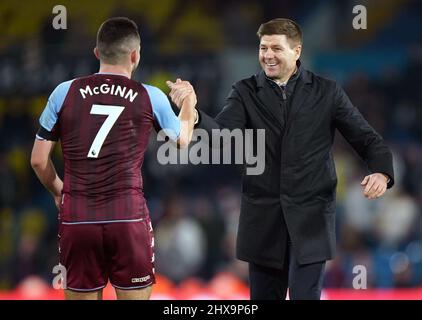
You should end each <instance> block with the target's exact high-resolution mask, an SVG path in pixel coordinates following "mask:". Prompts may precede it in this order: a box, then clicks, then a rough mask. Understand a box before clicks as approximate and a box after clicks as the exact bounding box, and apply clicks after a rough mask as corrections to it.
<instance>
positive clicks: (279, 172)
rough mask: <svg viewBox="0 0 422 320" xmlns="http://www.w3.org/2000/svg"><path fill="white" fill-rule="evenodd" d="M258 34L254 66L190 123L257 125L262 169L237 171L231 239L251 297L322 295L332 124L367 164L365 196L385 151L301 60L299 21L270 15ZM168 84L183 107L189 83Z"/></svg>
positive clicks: (331, 245)
mask: <svg viewBox="0 0 422 320" xmlns="http://www.w3.org/2000/svg"><path fill="white" fill-rule="evenodd" d="M257 34H258V37H259V39H260V44H259V62H260V64H261V67H262V71H261V72H259V73H258V74H256V75H254V76H252V77H250V78H247V79H243V80H241V81H239V82H237V83H235V84H234V85H233V88H232V90H231V92H230V94H229V96H228V98H227V100H226V104H225V106H224V108H223V109H222V110H221V112H220V113H219V114H218V115H217V116H216V118H215V119H213V118H211V117H209V116H208V115H206V114H205V113H204V112H202V111H198V114H199V121H198V126H199V127H201V128H203V129H206V130H207V131H208V132H211V130H212V129H222V128H229V129H237V128H240V129H262V128H263V129H265V170H264V172H263V173H262V174H261V175H255V176H249V175H247V174H244V176H243V184H242V205H241V213H240V219H239V229H238V238H237V257H238V258H239V259H241V260H244V261H247V262H249V280H250V282H249V283H250V293H251V299H284V298H285V297H286V294H287V289H289V296H290V299H320V296H321V289H322V280H323V273H324V268H325V262H326V261H327V260H330V259H332V258H333V257H334V255H335V247H336V245H335V196H336V185H337V177H336V172H335V166H334V161H333V156H332V152H331V148H332V145H333V141H334V133H335V129H338V131H340V133H341V134H342V135H343V136H344V137H345V138H346V140H347V141H348V142H349V143H350V145H351V146H352V147H353V149H354V150H355V151H356V152H357V154H358V155H359V156H360V157H361V158H362V160H363V161H364V162H365V163H366V165H367V168H368V174H367V175H366V176H365V177H363V180H362V191H363V195H364V196H365V197H366V198H368V199H375V198H378V197H380V196H381V195H382V194H383V193H384V192H385V191H386V189H387V188H391V187H392V186H393V184H394V173H393V165H392V155H391V152H390V150H389V148H388V147H387V146H386V144H385V143H384V141H383V139H382V138H381V136H380V135H379V134H378V133H377V132H375V130H374V129H373V128H372V127H371V126H370V125H369V124H368V122H367V121H366V120H365V119H364V118H363V116H362V115H361V114H360V113H359V111H358V110H357V109H356V108H355V107H354V106H353V104H352V103H351V102H350V100H349V98H348V97H347V95H346V93H345V92H344V91H343V89H342V88H341V87H340V86H339V85H338V84H337V83H336V82H335V81H332V80H329V79H325V78H323V77H320V76H318V75H316V74H314V73H313V72H311V71H308V70H306V69H305V68H303V67H302V65H301V63H300V60H299V58H300V54H301V51H302V32H301V30H300V27H299V26H298V24H297V23H295V22H294V21H291V20H289V19H274V20H271V21H269V22H266V23H264V24H262V25H261V26H260V28H259V30H258V33H257ZM169 85H170V88H171V89H172V90H171V92H170V96H171V98H172V100H173V101H174V102H175V103H176V104H177V105H178V106H179V107H180V106H182V103H183V99H184V97H185V95H186V96H187V95H189V94H190V90H191V86H190V84H189V82H187V81H184V82H183V81H179V82H178V83H175V84H173V83H169ZM255 144H256V142H255ZM253 150H257V148H256V145H255V146H254V148H253Z"/></svg>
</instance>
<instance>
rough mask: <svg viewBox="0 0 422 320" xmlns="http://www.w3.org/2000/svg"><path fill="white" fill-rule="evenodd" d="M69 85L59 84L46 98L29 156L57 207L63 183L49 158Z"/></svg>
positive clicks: (65, 83) (56, 135)
mask: <svg viewBox="0 0 422 320" xmlns="http://www.w3.org/2000/svg"><path fill="white" fill-rule="evenodd" d="M71 84H72V80H71V81H66V82H63V83H61V84H60V85H58V86H57V87H56V88H55V89H54V91H53V92H52V93H51V95H50V97H49V98H48V102H47V105H46V106H45V108H44V111H43V112H42V114H41V117H40V119H39V122H40V128H39V130H38V132H37V135H36V138H35V141H34V146H33V148H32V154H31V166H32V168H33V169H34V171H35V173H36V175H37V177H38V179H39V180H40V181H41V183H42V184H43V185H44V186H45V187H46V188H47V190H48V191H50V193H51V194H52V195H53V198H54V202H55V203H56V206H57V207H59V205H60V201H61V192H62V189H63V181H62V180H61V179H60V177H59V176H58V175H57V172H56V169H55V168H54V165H53V162H52V161H51V157H50V156H51V152H52V151H53V149H54V146H55V145H56V142H57V141H58V139H59V133H58V132H59V130H58V114H59V112H60V110H61V108H62V106H63V103H64V100H65V98H66V95H67V92H68V91H69V88H70V86H71Z"/></svg>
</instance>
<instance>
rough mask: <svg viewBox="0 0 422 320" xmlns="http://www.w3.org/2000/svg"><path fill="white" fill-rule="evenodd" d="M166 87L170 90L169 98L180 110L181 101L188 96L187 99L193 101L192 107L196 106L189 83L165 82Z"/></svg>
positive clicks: (194, 94)
mask: <svg viewBox="0 0 422 320" xmlns="http://www.w3.org/2000/svg"><path fill="white" fill-rule="evenodd" d="M166 83H167V85H168V87H169V88H170V89H171V91H170V94H169V95H170V98H171V100H172V101H173V103H174V104H176V105H177V107H178V108H179V109H180V108H181V107H182V104H183V101H184V100H185V98H186V97H188V96H189V99H193V101H192V103H193V105H196V102H197V100H196V93H195V90H194V89H193V87H192V85H191V84H190V82H189V81H182V80H180V79H177V80H176V82H171V81H166Z"/></svg>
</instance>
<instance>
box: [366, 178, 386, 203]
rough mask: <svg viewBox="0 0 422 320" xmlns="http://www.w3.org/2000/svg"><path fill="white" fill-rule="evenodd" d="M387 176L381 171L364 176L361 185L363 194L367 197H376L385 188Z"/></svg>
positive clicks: (380, 194) (381, 193) (382, 192)
mask: <svg viewBox="0 0 422 320" xmlns="http://www.w3.org/2000/svg"><path fill="white" fill-rule="evenodd" d="M387 182H388V177H387V176H386V175H385V174H382V173H373V174H370V175H368V176H366V177H365V178H364V179H363V180H362V182H361V185H362V186H363V187H364V188H365V189H364V190H363V195H364V196H365V197H366V198H368V199H376V198H379V197H380V196H382V195H383V194H384V192H385V190H387Z"/></svg>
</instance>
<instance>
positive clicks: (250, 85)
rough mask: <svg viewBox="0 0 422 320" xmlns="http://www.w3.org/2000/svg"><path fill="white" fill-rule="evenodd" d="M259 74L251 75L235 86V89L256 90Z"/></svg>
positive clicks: (237, 82)
mask: <svg viewBox="0 0 422 320" xmlns="http://www.w3.org/2000/svg"><path fill="white" fill-rule="evenodd" d="M258 77H259V73H257V74H254V75H251V76H250V77H248V78H244V79H240V80H239V81H236V82H235V83H234V84H233V88H234V89H237V90H244V89H248V90H255V89H256V88H257V83H258Z"/></svg>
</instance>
